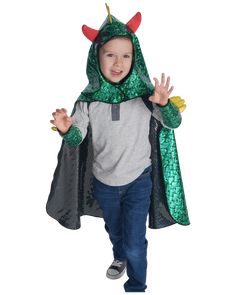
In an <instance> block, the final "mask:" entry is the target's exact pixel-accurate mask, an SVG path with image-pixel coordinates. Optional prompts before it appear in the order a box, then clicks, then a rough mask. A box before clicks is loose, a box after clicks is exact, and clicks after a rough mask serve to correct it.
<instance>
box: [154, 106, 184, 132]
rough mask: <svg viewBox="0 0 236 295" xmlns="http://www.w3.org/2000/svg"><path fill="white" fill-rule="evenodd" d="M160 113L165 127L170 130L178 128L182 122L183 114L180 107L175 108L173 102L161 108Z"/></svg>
mask: <svg viewBox="0 0 236 295" xmlns="http://www.w3.org/2000/svg"><path fill="white" fill-rule="evenodd" d="M159 111H160V113H161V114H162V118H163V119H164V120H163V122H162V123H163V125H164V126H168V128H173V129H174V128H177V127H178V126H179V125H180V124H181V121H182V117H181V114H180V112H179V110H178V107H177V106H175V105H174V104H173V103H172V102H171V101H169V102H168V104H167V105H166V106H164V107H160V108H159Z"/></svg>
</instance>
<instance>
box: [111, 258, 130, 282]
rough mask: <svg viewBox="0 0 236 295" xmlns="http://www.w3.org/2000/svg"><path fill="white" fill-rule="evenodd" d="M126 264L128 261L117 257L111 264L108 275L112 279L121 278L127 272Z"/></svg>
mask: <svg viewBox="0 0 236 295" xmlns="http://www.w3.org/2000/svg"><path fill="white" fill-rule="evenodd" d="M126 264H127V263H126V261H120V260H117V259H115V260H114V261H113V262H112V264H111V265H110V266H109V268H108V270H107V273H106V276H107V277H108V278H109V279H112V280H116V279H119V278H120V277H122V276H123V274H124V273H125V268H126Z"/></svg>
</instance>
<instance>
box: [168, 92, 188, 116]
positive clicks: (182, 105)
mask: <svg viewBox="0 0 236 295" xmlns="http://www.w3.org/2000/svg"><path fill="white" fill-rule="evenodd" d="M170 101H171V102H172V103H173V104H174V105H175V106H176V107H177V108H178V109H179V111H180V112H181V113H182V112H183V111H184V110H185V109H186V104H185V100H184V99H182V98H181V97H180V96H172V97H170Z"/></svg>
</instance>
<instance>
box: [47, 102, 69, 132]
mask: <svg viewBox="0 0 236 295" xmlns="http://www.w3.org/2000/svg"><path fill="white" fill-rule="evenodd" d="M52 116H53V118H54V120H50V122H51V123H52V124H53V125H55V126H56V127H57V129H58V130H59V131H60V132H61V133H66V132H67V131H68V130H69V128H70V126H71V125H72V118H71V117H68V116H67V110H66V109H63V108H62V109H56V112H54V113H52Z"/></svg>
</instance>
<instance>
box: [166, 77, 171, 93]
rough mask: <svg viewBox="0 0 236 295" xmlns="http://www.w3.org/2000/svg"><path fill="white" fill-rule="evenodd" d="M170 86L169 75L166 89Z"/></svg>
mask: <svg viewBox="0 0 236 295" xmlns="http://www.w3.org/2000/svg"><path fill="white" fill-rule="evenodd" d="M169 86H170V77H167V80H166V85H165V89H167V90H168V88H169Z"/></svg>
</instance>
